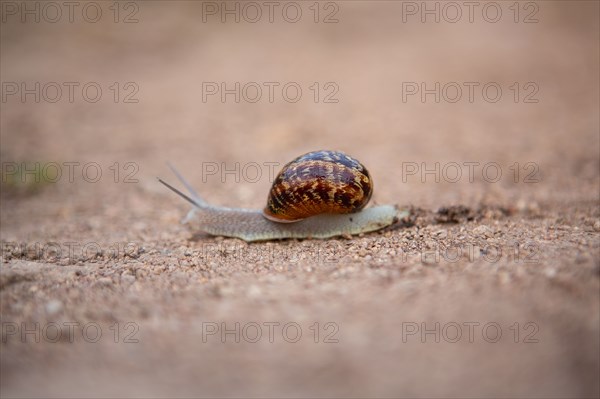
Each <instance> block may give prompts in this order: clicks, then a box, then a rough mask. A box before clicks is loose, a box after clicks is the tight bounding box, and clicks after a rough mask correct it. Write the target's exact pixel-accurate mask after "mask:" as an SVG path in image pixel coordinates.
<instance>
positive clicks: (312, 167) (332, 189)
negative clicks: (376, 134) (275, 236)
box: [263, 151, 373, 223]
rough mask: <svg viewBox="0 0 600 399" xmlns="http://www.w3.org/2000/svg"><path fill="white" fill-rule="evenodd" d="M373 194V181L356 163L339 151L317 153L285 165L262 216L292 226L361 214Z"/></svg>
mask: <svg viewBox="0 0 600 399" xmlns="http://www.w3.org/2000/svg"><path fill="white" fill-rule="evenodd" d="M372 193H373V180H372V179H371V176H370V175H369V172H368V171H367V169H366V168H365V167H364V166H363V165H362V164H361V163H360V162H359V161H357V160H356V159H354V158H352V157H350V156H348V155H346V154H344V153H343V152H340V151H314V152H309V153H307V154H304V155H301V156H299V157H298V158H296V159H294V160H293V161H291V162H289V163H288V164H286V165H285V166H284V167H283V169H282V170H281V171H280V172H279V174H278V175H277V177H276V178H275V180H274V181H273V185H272V187H271V190H270V191H269V195H268V198H267V206H266V207H265V208H264V210H263V215H264V216H265V217H266V218H267V219H269V220H272V221H275V222H281V223H289V222H296V221H299V220H302V219H306V218H308V217H311V216H316V215H320V214H345V213H354V212H358V211H360V210H361V209H363V208H364V207H365V205H367V203H368V202H369V199H370V198H371V195H372Z"/></svg>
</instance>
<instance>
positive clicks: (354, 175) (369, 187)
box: [158, 151, 408, 241]
mask: <svg viewBox="0 0 600 399" xmlns="http://www.w3.org/2000/svg"><path fill="white" fill-rule="evenodd" d="M169 167H170V168H171V170H172V171H173V173H175V175H176V176H177V178H178V179H179V180H180V181H181V183H182V184H183V185H184V186H185V187H186V188H187V190H188V191H189V193H190V196H188V195H186V194H184V193H182V192H181V191H179V190H178V189H176V188H174V187H173V186H171V185H170V184H168V183H166V182H164V181H163V180H161V179H158V180H159V181H160V182H161V183H162V184H164V185H165V186H167V187H168V188H169V189H171V190H172V191H174V192H175V193H177V194H178V195H180V196H181V197H183V198H184V199H186V200H187V201H189V202H190V203H192V205H194V208H192V210H191V211H190V212H189V213H188V215H187V216H186V218H185V219H184V223H185V222H187V221H189V220H191V219H195V220H196V219H197V220H198V221H199V223H200V229H201V230H202V231H204V232H206V233H209V234H212V235H215V236H225V237H237V238H241V239H242V240H245V241H266V240H276V239H285V238H330V237H335V236H345V235H353V234H360V233H368V232H371V231H376V230H380V229H382V228H384V227H387V226H389V225H391V224H393V223H394V222H396V221H397V220H398V219H399V218H402V217H405V216H407V215H408V212H406V211H398V209H397V208H396V207H395V206H393V205H379V206H373V207H370V208H365V205H367V202H369V199H370V198H371V195H372V193H373V180H372V179H371V176H370V175H369V172H368V171H367V169H366V168H365V167H364V166H363V165H362V164H361V163H360V162H358V161H357V160H356V159H354V158H352V157H349V156H348V155H346V154H344V153H343V152H340V151H314V152H309V153H307V154H304V155H302V156H299V157H298V158H296V159H294V160H293V161H291V162H289V163H288V164H286V165H285V166H284V167H283V169H282V170H281V171H280V172H279V174H278V175H277V176H276V178H275V180H274V181H273V185H272V187H271V190H270V191H269V195H268V198H267V205H266V207H265V208H264V209H263V210H250V209H236V208H225V207H220V206H213V205H209V204H208V203H207V202H206V201H204V200H203V199H202V198H201V197H200V196H199V195H198V194H197V193H196V191H194V189H193V188H192V187H191V186H190V184H189V183H188V182H187V181H186V180H185V179H184V178H183V177H182V176H181V174H180V173H179V172H178V171H177V170H176V169H175V168H173V167H172V166H171V165H169Z"/></svg>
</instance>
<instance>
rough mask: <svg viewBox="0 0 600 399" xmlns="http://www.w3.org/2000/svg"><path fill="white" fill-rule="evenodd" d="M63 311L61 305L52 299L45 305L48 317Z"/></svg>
mask: <svg viewBox="0 0 600 399" xmlns="http://www.w3.org/2000/svg"><path fill="white" fill-rule="evenodd" d="M62 309H63V304H62V302H61V301H59V300H58V299H53V300H51V301H49V302H48V303H46V314H48V316H54V315H55V314H57V313H59V312H60V311H61V310H62Z"/></svg>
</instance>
